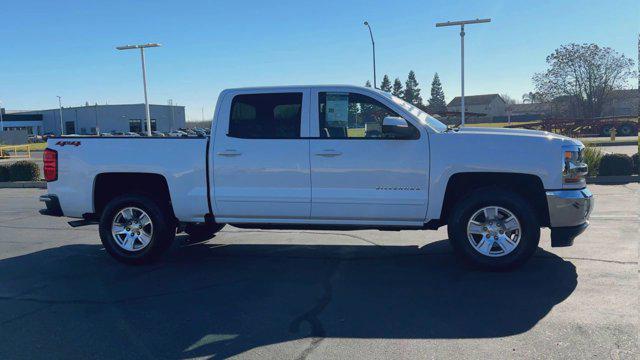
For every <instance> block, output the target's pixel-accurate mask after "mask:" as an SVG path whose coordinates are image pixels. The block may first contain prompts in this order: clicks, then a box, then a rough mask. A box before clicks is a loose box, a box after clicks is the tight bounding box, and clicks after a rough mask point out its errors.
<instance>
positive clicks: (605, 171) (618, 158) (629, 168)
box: [599, 154, 633, 176]
mask: <svg viewBox="0 0 640 360" xmlns="http://www.w3.org/2000/svg"><path fill="white" fill-rule="evenodd" d="M632 172H633V161H632V160H631V156H629V155H626V154H606V155H604V156H603V157H602V160H601V161H600V170H599V175H602V176H610V175H631V173H632Z"/></svg>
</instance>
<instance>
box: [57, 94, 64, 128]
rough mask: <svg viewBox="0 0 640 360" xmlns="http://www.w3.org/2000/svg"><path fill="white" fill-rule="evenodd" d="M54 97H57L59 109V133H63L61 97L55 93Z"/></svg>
mask: <svg viewBox="0 0 640 360" xmlns="http://www.w3.org/2000/svg"><path fill="white" fill-rule="evenodd" d="M56 97H57V98H58V106H59V109H60V135H61V136H62V135H64V126H62V125H63V122H62V97H61V96H60V95H56Z"/></svg>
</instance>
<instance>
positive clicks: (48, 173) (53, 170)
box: [42, 149, 58, 181]
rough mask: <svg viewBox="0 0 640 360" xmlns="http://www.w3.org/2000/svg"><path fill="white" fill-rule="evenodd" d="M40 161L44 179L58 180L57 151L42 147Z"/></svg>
mask: <svg viewBox="0 0 640 360" xmlns="http://www.w3.org/2000/svg"><path fill="white" fill-rule="evenodd" d="M42 161H43V163H44V179H45V180H46V181H56V180H58V152H57V151H55V150H51V149H44V154H43V155H42Z"/></svg>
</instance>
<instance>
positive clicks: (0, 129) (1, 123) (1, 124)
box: [0, 101, 4, 132]
mask: <svg viewBox="0 0 640 360" xmlns="http://www.w3.org/2000/svg"><path fill="white" fill-rule="evenodd" d="M3 131H4V120H3V119H2V101H0V132H3Z"/></svg>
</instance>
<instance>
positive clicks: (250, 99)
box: [228, 92, 302, 139]
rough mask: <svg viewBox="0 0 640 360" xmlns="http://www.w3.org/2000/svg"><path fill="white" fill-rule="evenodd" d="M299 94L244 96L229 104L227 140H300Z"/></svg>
mask: <svg viewBox="0 0 640 360" xmlns="http://www.w3.org/2000/svg"><path fill="white" fill-rule="evenodd" d="M301 119H302V93H301V92H290V93H269V94H243V95H236V96H234V98H233V100H232V102H231V112H230V116H229V132H228V136H230V137H236V138H246V139H299V138H300V122H301Z"/></svg>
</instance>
